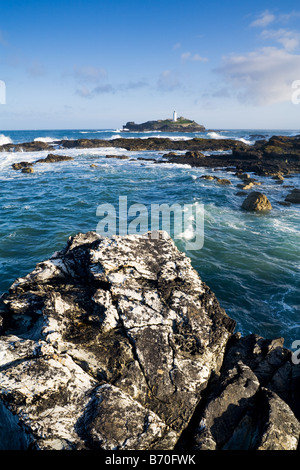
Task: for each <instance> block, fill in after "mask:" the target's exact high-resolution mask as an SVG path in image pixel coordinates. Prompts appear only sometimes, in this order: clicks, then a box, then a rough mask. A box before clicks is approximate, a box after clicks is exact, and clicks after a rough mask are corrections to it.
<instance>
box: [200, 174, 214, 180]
mask: <svg viewBox="0 0 300 470" xmlns="http://www.w3.org/2000/svg"><path fill="white" fill-rule="evenodd" d="M200 179H205V180H208V181H211V180H214V179H215V177H214V176H211V175H202V176H200Z"/></svg>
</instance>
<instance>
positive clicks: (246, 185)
mask: <svg viewBox="0 0 300 470" xmlns="http://www.w3.org/2000/svg"><path fill="white" fill-rule="evenodd" d="M253 186H254V184H253V183H252V182H251V183H246V184H237V187H238V188H240V189H243V190H244V191H247V190H248V189H251V188H252V187H253Z"/></svg>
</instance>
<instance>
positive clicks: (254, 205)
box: [242, 188, 272, 212]
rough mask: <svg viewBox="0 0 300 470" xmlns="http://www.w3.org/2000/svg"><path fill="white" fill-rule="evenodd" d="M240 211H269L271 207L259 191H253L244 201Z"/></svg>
mask: <svg viewBox="0 0 300 470" xmlns="http://www.w3.org/2000/svg"><path fill="white" fill-rule="evenodd" d="M244 189H245V188H244ZM242 209H244V210H246V211H256V212H257V211H269V210H271V209H272V205H271V203H270V201H269V199H268V198H267V196H266V195H265V194H263V193H260V192H259V191H253V192H251V193H250V194H249V195H248V196H247V197H246V199H245V200H244V202H243V204H242Z"/></svg>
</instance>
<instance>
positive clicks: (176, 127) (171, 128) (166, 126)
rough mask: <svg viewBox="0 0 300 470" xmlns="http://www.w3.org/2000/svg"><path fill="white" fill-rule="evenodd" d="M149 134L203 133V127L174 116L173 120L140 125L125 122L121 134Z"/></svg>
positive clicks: (148, 122)
mask: <svg viewBox="0 0 300 470" xmlns="http://www.w3.org/2000/svg"><path fill="white" fill-rule="evenodd" d="M126 131H130V132H147V131H148V132H149V131H160V132H204V131H205V127H204V126H202V125H201V124H197V122H195V121H191V120H190V119H186V118H184V117H182V116H181V117H179V118H177V117H176V115H175V116H174V117H173V119H164V120H158V121H147V122H143V123H142V124H136V123H135V122H127V123H126V124H125V126H123V132H126Z"/></svg>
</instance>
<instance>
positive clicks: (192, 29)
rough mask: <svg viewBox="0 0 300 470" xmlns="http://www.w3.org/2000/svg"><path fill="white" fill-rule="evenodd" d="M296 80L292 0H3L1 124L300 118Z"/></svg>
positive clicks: (294, 121) (279, 125)
mask: <svg viewBox="0 0 300 470" xmlns="http://www.w3.org/2000/svg"><path fill="white" fill-rule="evenodd" d="M297 81H298V83H297ZM293 84H294V85H293ZM1 86H2V88H1ZM293 86H294V87H296V88H293ZM4 87H5V88H4ZM298 87H299V89H300V5H299V4H298V5H297V2H296V1H295V0H293V1H290V0H285V1H283V0H280V1H278V0H272V2H271V1H264V0H259V1H258V0H252V1H251V2H250V1H244V2H241V1H240V0H239V1H236V0H230V1H227V0H223V1H216V0H211V1H207V0H206V1H202V0H188V1H182V0H180V1H178V0H163V1H162V0H159V1H157V0H143V1H141V0H110V1H109V0H84V1H81V0H72V1H66V0H65V1H64V0H61V1H57V0H51V1H49V0H43V1H41V0H39V1H36V0H9V1H8V0H0V103H1V104H0V130H18V129H20V130H21V129H22V130H25V129H104V128H106V129H107V128H109V129H110V128H113V129H116V128H122V126H123V125H124V124H126V122H127V121H135V122H136V123H140V122H144V121H148V120H155V119H166V118H171V117H172V115H173V111H174V110H176V111H177V114H178V115H179V116H184V117H187V118H189V119H193V120H195V121H197V122H198V123H199V124H203V125H204V126H205V127H206V128H207V129H239V128H245V129H295V130H298V129H299V127H300V120H299V116H300V104H298V101H300V100H296V101H295V99H293V97H295V93H297V89H298ZM4 89H5V100H4V98H3V96H4ZM1 92H2V101H1ZM297 96H298V97H299V98H300V90H299V94H298V95H297ZM4 101H5V103H4Z"/></svg>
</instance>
